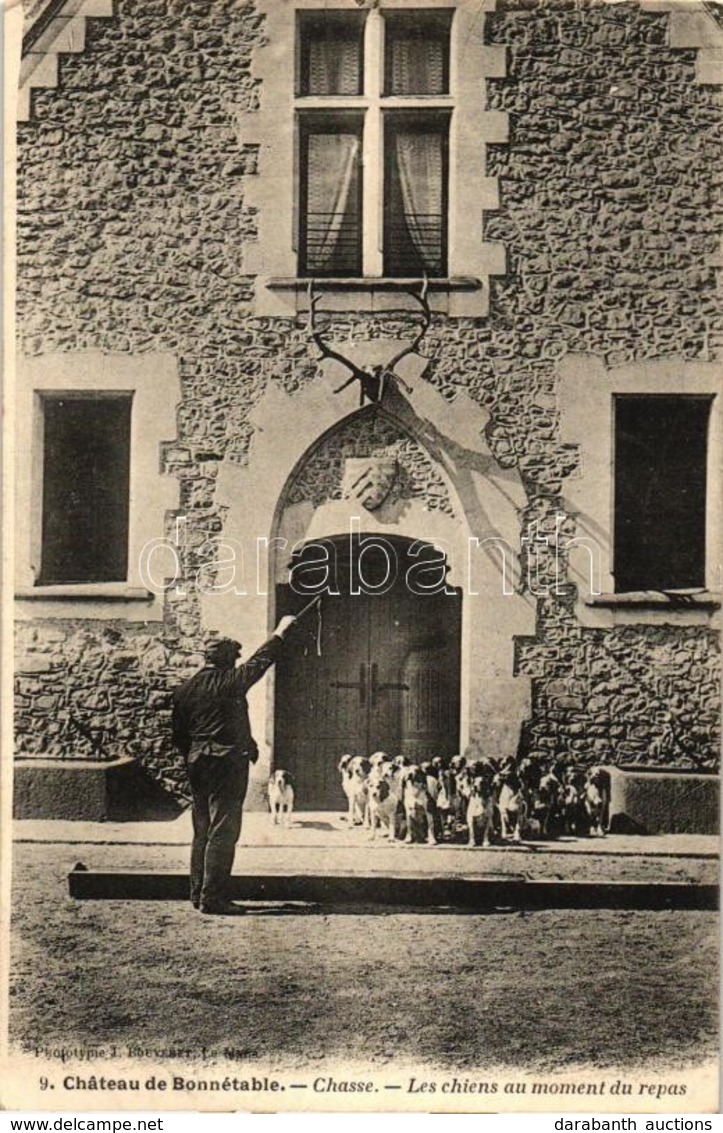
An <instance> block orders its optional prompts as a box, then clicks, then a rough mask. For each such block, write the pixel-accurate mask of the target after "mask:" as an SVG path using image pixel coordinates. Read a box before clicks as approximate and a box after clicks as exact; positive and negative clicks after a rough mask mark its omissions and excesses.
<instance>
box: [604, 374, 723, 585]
mask: <svg viewBox="0 0 723 1133" xmlns="http://www.w3.org/2000/svg"><path fill="white" fill-rule="evenodd" d="M709 412H710V400H709V399H707V398H698V397H682V396H681V397H617V398H616V399H615V555H614V558H615V565H614V573H615V589H616V590H617V591H618V592H624V591H629V590H676V589H686V588H689V587H690V588H693V587H698V586H703V585H704V582H705V492H706V448H707V444H706V441H707V431H708V417H709Z"/></svg>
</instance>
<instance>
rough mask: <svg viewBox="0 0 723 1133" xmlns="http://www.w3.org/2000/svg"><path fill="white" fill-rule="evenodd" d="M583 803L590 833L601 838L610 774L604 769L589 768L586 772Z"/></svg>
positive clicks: (608, 795) (608, 793)
mask: <svg viewBox="0 0 723 1133" xmlns="http://www.w3.org/2000/svg"><path fill="white" fill-rule="evenodd" d="M583 803H584V805H585V810H586V812H587V817H588V819H589V821H590V833H591V834H594V835H597V836H598V837H599V838H603V837H604V836H605V824H606V821H607V812H608V811H609V808H610V773H609V772H608V771H606V770H605V769H604V768H602V767H591V768H590V770H589V771H588V773H587V775H586V777H585V793H584V795H583Z"/></svg>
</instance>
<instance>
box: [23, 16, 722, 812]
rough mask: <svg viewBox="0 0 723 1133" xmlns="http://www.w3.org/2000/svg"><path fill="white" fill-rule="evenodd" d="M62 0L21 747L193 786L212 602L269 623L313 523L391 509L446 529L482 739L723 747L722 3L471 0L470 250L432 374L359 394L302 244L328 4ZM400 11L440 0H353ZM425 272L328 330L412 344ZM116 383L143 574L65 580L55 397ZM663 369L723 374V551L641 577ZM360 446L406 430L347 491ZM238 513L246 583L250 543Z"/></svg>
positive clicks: (441, 288)
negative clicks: (637, 573) (49, 459)
mask: <svg viewBox="0 0 723 1133" xmlns="http://www.w3.org/2000/svg"><path fill="white" fill-rule="evenodd" d="M98 3H99V0H98ZM39 7H40V11H39V12H38V6H36V9H35V10H34V11H30V12H29V16H28V19H26V45H25V46H26V52H25V58H24V62H23V70H22V71H21V79H22V83H21V97H20V118H21V121H20V123H19V126H18V168H17V192H18V260H17V330H18V374H19V376H18V402H17V404H18V414H17V417H18V470H19V471H18V491H19V505H18V515H19V521H20V523H19V535H18V539H17V550H18V564H17V593H18V601H17V611H18V618H17V649H18V655H17V677H16V686H17V687H16V718H15V720H16V735H17V754H18V756H19V757H20V758H22V759H38V758H40V759H47V758H60V759H66V760H71V759H89V758H103V759H114V758H118V757H121V756H127V755H132V756H134V757H136V758H137V759H138V760H140V761H141V762H142V763H143V764H144V766H146V767H147V768H148V769H149V770H150V771H151V772H152V773H153V775H154V776H155V777H156V778H158V779H160V780H161V781H162V782H163V783H164V784H165V785H166V786H167V787H168V788H169V789H171V790H173V791H177V792H181V793H183V790H184V776H183V770H182V768H180V767H179V766H178V762H177V758H176V756H175V754H174V753H173V751H172V749H171V746H170V733H169V691H170V690H171V689H172V688H173V687H174V685H176V684H177V683H178V682H179V681H180V680H181V679H182V678H184V677H185V676H186V675H188V674H190V673H191V672H192V671H193V670H194V669H195V667H197V665H198V664H199V661H200V658H201V653H200V650H201V646H202V641H203V638H204V636H205V635H206V634H207V633H208V632H209V631H212V630H218V631H220V632H224V633H231V634H232V635H233V636H237V637H239V638H240V639H241V640H243V641H244V643H247V645H248V646H252V645H253V644H254V643H256V642H259V643H260V642H261V640H263V638H264V636H265V635H266V633H267V631H268V628H269V627H270V626H271V625H273V623H274V619H275V616H276V613H277V609H276V606H277V603H278V596H279V593H280V592H279V590H278V587H279V586H282V585H283V582H284V572H285V570H286V568H287V566H288V554H287V553H286V550H283V549H282V550H279V549H278V547H279V546H281V541H282V540H286V543H285V544H284V548H288V547H289V546H292V545H301V544H303V543H305V542H309V541H311V540H317V539H324V538H332V537H333V538H336V537H338V536H341V535H344V534H345V533H346V532H348V531H349V525H350V522H351V521H352V520H353V518H354V517H361V530H362V532H363V533H364V534H366V535H367V536H370V537H371V536H379V537H381V536H384V535H388V536H389V537H390V539H396V540H406V541H407V545H408V544H409V542H411V541H414V540H422V541H425V542H428V543H435V542H436V543H438V545H439V546H442V547H444V548H445V555H446V565H447V567H448V569H449V575H448V578H449V582H450V584H451V585H452V586H454V587H458V588H460V591H461V595H462V597H461V604H462V613H461V629H460V638H459V669H460V673H459V689H458V692H459V705H460V707H459V716H460V719H459V735H458V736H457V737H456V739H457V742H458V743H459V746H460V747H461V748H462V749H463V750H464V749H468V750H477V751H486V752H489V754H495V753H502V752H507V751H509V752H514V751H517V750H520V747H521V746H523V747H524V748H525V750H533V751H539V752H545V753H559V754H564V755H567V756H569V757H570V758H572V759H575V760H578V761H580V762H612V763H618V764H646V765H650V764H655V765H658V764H667V765H669V766H677V767H681V768H683V767H684V768H696V767H697V768H711V767H713V766H715V763H716V760H717V752H718V748H719V730H718V728H719V718H720V669H719V652H718V635H717V618H718V609H719V591H720V566H719V565H717V564H718V562H719V558H718V554H717V552H718V538H719V532H718V529H717V508H718V497H717V492H718V490H719V484H720V480H719V468H718V465H717V463H716V461H719V458H720V445H718V444H717V438H718V435H719V418H720V395H719V379H720V365H719V360H720V353H721V344H722V342H723V338H722V336H721V326H720V301H719V297H718V292H717V290H716V269H717V266H718V264H719V262H720V261H719V258H718V257H719V251H718V247H719V245H718V239H719V234H720V213H719V212H717V211H716V208H715V201H714V197H713V194H714V186H713V180H714V179H713V168H714V165H715V162H716V159H717V158H718V157H719V153H720V149H719V137H720V129H721V121H722V119H721V90H720V87H719V86H718V85H717V81H716V80H717V79H719V78H720V75H719V74H718V75H717V74H716V67H715V62H716V59H717V58H718V53H719V52H720V51H721V49H722V48H723V28H722V27H721V26H720V25H719V20H720V17H719V16H718V15H717V14H716V12H715V11H711V10H710V9H713V8H714V6H713V5H704V4H701V5H699V6H695V5H693V6H691V5H686V6H679V7H676V6H675V5H671V4H668V3H663V2H660V3H658V2H655V3H653V2H648V0H642V2H634V3H627V2H624V3H599V2H597V0H548V2H547V3H537V2H536V0H496V2H489V3H486V4H485V5H479V4H470V3H466V2H465V0H461V2H460V3H450V5H448V7H449V9H450V11H453V16H452V17H451V18H452V20H453V23H452V40H451V47H450V52H451V55H452V59H451V76H452V77H451V102H450V106H449V108H446V104H445V108H443V109H444V113H445V114H446V113H449V115H450V116H451V118H450V121H451V122H452V133H451V134H450V139H449V169H450V181H449V200H448V207H449V224H450V238H449V249H448V265H447V270H446V273H445V275H444V277H440V278H436V279H435V278H433V279H431V281H430V286H429V297H430V304H431V308H432V316H431V324H430V326H429V329H428V331H427V333H426V335H425V336H424V338H423V339H422V341H421V343H420V348H419V352H418V353H417V354H415V355H410V356H408V357H407V358H406V359H405V360H404V362H403V363H402V364H401V366H400V371H399V372H400V374H401V375H403V376H404V378H405V380H406V381H407V382H408V384H409V385H410V387H411V393H409V394H405V393H404V392H403V390H402V388H401V387H399V386H397V387H395V388H394V389H393V390H392V391H391V393H390V394H389V397H388V398H387V399H385V401H384V402H383V403H382V404H381V405H375V406H372V405H367V406H365V407H364V408H361V409H360V408H359V407H358V390H357V389H356V387H354V386H352V387H350V388H348V389H347V390H345V391H343V392H342V393H339V394H336V393H334V392H333V391H334V388H335V387H336V386H338V385H339V384H340V383H341V381H343V380H344V379H345V377H346V376H347V374H346V373H345V371H344V370H343V368H341V367H340V365H339V364H338V363H334V362H330V361H328V360H324V359H322V358H321V357H320V352H319V350H318V349H317V347H316V346H315V344H314V342H313V341H312V338H311V335H310V333H309V313H308V297H307V283H306V282H305V277H304V273H303V272H301V271H297V270H296V266H295V265H296V260H295V248H294V232H293V225H294V217H295V215H296V214H297V213H298V202H297V201H295V200H294V192H293V185H294V178H295V176H296V172H295V171H296V165H295V164H294V163H295V161H296V157H295V144H294V128H295V127H294V123H295V118H296V117H298V114H299V113H302V114H303V113H304V111H303V110H302V111H300V110H299V105H298V101H299V100H298V99H297V102H296V103H295V101H294V97H295V95H294V85H293V75H294V51H295V47H294V36H295V34H296V30H295V29H298V26H299V24H298V21H297V20H295V15H294V6H293V5H291V4H287V3H286V2H282V0H259V2H257V3H254V2H247V3H240V2H237V0H183V2H180V0H179V2H175V0H115V3H114V4H113V6H112V10H111V9H110V8H107V9H101V8H100V7H98V9H97V13H96V14H95V15H88V14H87V11H88V10H87V8H86V9H83V10H81V9H78V10H77V11H76V9H75V7H74V6H73V5H72V3H68V4H66V6H65V7H64V6H63V5H54V6H51V7H52V10H50V11H49V10H48V9H47V8H45V9H43V8H42V6H39ZM300 7H301V8H302V9H303V10H304V11H309V10H313V7H314V5H313V2H312V0H305V2H304V3H303V4H301V5H300ZM337 7H338V8H339V9H340V10H345V7H346V6H345V4H344V3H343V2H342V0H339V4H338V5H337ZM400 7H401V8H402V9H404V8H416V7H419V8H420V9H424V8H425V5H424V4H421V3H420V4H419V5H415V4H412V3H411V0H410V2H406V3H404V4H401V5H400V4H396V5H395V4H390V5H386V4H385V0H382V3H381V6H380V7H377V6H372V7H370V8H369V9H368V8H367V6H366V5H364V4H361V3H360V4H352V3H350V4H349V5H348V8H349V10H354V11H356V12H361V13H362V14H368V16H369V19H371V20H383V19H384V18H385V10H386V8H390V9H391V10H394V9H398V8H400ZM43 21H44V22H43ZM454 21H456V23H455V22H454ZM71 33H72V34H71ZM463 33H464V34H463ZM50 64H52V66H51V65H50ZM364 112H365V113H366V114H367V122H369V121H370V117H369V116H370V114H371V112H372V111H371V108H370V107H366V109H365V111H364ZM440 113H441V112H440ZM340 120H341V119H340ZM373 253H374V249H373V248H372V250H371V252H370V255H371V254H373ZM365 254H366V253H365ZM306 274H307V275H308V273H306ZM410 287H412V284H411V283H410V282H409V280H407V281H404V280H395V279H394V278H391V279H390V278H389V277H388V276H387V275H384V274H383V271H382V270H381V268H380V269H379V270H378V271H377V273H376V274H371V275H369V274H368V273H365V274H363V275H360V276H359V278H346V279H345V280H344V281H343V283H340V282H339V281H338V280H335V279H334V278H325V279H324V280H323V281H322V282H320V283H319V284H318V289H319V294H320V297H321V298H320V303H319V309H318V323H319V325H320V327H322V328H323V333H324V337H325V339H326V340H328V341H329V342H330V343H332V344H333V345H334V346H335V348H336V349H337V350H340V351H341V352H342V353H343V354H344V355H345V356H349V357H353V358H354V360H355V361H356V363H357V364H358V365H360V366H366V367H368V366H370V365H372V364H373V363H375V362H384V361H385V360H387V359H388V358H389V357H390V356H391V355H392V354H394V353H395V352H396V351H397V350H398V349H399V348H400V344H401V345H403V344H404V342H405V341H409V340H410V339H411V338H413V336H414V334H415V332H416V327H417V326H418V325H419V318H420V316H419V309H418V307H419V304H418V302H417V301H416V300H414V299H413V298H412V297H410V295H409V288H410ZM414 288H417V290H418V284H414V287H413V288H412V289H414ZM119 392H120V393H122V394H124V395H127V396H128V397H130V398H131V399H132V402H133V409H132V423H131V426H130V428H131V433H130V438H131V450H130V451H131V456H130V462H131V466H130V473H129V475H130V503H129V518H128V536H127V537H128V543H129V555H128V574H127V577H126V578H125V579H117V580H112V581H110V582H108V581H101V582H94V581H92V580H90V581H86V582H84V583H77V582H73V581H70V582H65V583H64V582H57V581H52V580H51V581H50V582H47V583H46V582H44V581H43V580H42V575H39V573H38V571H39V567H38V562H39V556H42V553H43V550H42V548H43V538H44V536H43V530H44V529H43V526H42V524H43V517H42V511H43V494H42V476H43V473H42V469H43V463H42V451H43V449H42V446H43V431H42V422H41V423H40V424H39V423H38V421H39V415H40V416H41V417H42V406H43V404H45V401H44V399H45V400H47V399H48V398H49V397H50V398H52V397H56V398H57V397H62V396H66V397H72V396H76V397H78V396H84V397H91V398H92V397H94V396H98V397H100V396H106V397H109V396H111V395H113V396H117V395H118V394H119ZM644 396H648V397H651V398H656V397H658V398H661V397H662V398H668V399H671V398H675V397H688V398H691V397H692V398H699V399H701V400H702V401H705V402H706V404H707V405H708V406H709V411H710V418H709V424H708V432H707V447H706V448H705V452H704V453H703V455H702V456H700V457H699V458H700V459H701V460H703V463H704V466H705V469H704V471H705V475H706V479H705V484H706V488H705V492H706V504H705V510H706V514H707V528H706V541H705V551H704V561H703V562H702V563H701V564H699V569H698V573H697V574H696V575H695V578H691V580H690V581H691V584H690V585H685V586H682V587H681V586H679V585H676V584H675V582H674V584H673V585H672V586H670V587H669V588H668V587H667V586H662V587H659V586H655V587H650V588H647V587H641V588H639V589H636V590H634V591H631V590H629V589H625V590H624V591H623V592H621V590H620V587H619V586H616V580H615V578H614V577H613V569H614V562H615V561H616V560H615V556H616V553H617V551H616V547H615V537H616V536H615V529H614V524H613V522H612V519H611V516H612V511H611V508H612V506H613V505H612V503H611V501H612V500H613V498H614V491H615V482H614V481H615V475H616V465H615V452H616V451H617V450H616V449H615V437H614V428H613V409H614V404H615V399H616V398H621V397H628V398H630V397H644ZM47 436H48V433H47V427H46V433H45V437H46V444H47ZM350 459H356V460H361V461H362V462H363V461H365V460H371V461H372V462H374V461H377V460H378V459H381V460H385V461H387V462H389V464H388V467H390V468H393V470H394V480H393V484H392V486H391V489H390V491H389V493H388V494H387V496H386V497H385V498H384V500H383V502H382V503H381V505H379V506H376V507H375V508H373V509H367V508H364V507H363V506H360V503H359V501H358V499H355V498H354V497H353V495H351V496H350V495H349V493H348V491H347V487H346V480H345V476H346V467H347V465H346V462H347V461H348V460H350ZM46 467H47V465H46ZM666 522H667V521H666ZM153 540H155V541H157V542H156V544H155V546H156V547H157V551H155V552H154V558H153V564H154V565H153V569H154V570H155V572H156V573H155V575H154V578H157V579H158V585H157V586H153V585H149V580H148V570H149V569H150V568H149V560H148V547H149V544H150V543H151V542H152V541H153ZM258 540H261V543H259V542H258ZM264 540H267V541H268V542H264ZM274 540H277V541H279V542H278V543H275V542H274ZM545 540H547V542H546V541H545ZM555 540H556V542H555ZM229 545H230V546H232V547H233V548H236V549H237V550H238V548H241V551H240V552H239V553H240V554H242V556H243V566H244V579H243V583H241V582H240V581H239V579H240V576H239V577H236V578H234V579H233V585H232V584H231V582H230V581H228V580H229V579H230V576H229V575H228V574H226V575H224V574H223V571H224V569H227V568H225V567H224V566H223V563H222V561H221V560H223V559H224V558H227V556H228V554H229V549H228V548H229ZM259 547H261V551H262V555H261V559H260V558H259V554H260V552H259ZM506 547H510V548H511V556H512V557H511V559H510V562H511V572H510V573H511V576H514V577H511V582H510V585H506V582H505V580H504V579H503V577H502V575H503V569H502V568H503V565H504V566H506V563H505V562H504V560H505V548H506ZM144 554H145V555H146V560H145V567H144V566H143V555H144ZM513 560H514V561H513ZM259 563H260V565H259ZM560 570H561V571H562V574H560ZM209 580H210V581H209ZM507 581H508V582H509V581H510V580H507ZM214 582H215V583H216V589H215V590H214V589H212V584H213V583H214ZM508 591H509V592H508ZM321 633H322V647H323V627H322V630H321ZM282 676H283V674H277V675H276V684H274V681H273V680H268V681H267V682H266V683H264V684H262V685H261V686H259V687H258V688H257V689H256V690H255V691H254V693H253V696H252V713H253V718H254V722H255V731H256V734H257V736H258V738H259V741H260V745H261V748H262V759H261V761H260V763H259V765H258V767H257V772H256V774H257V778H258V779H259V781H260V780H261V779H263V778H264V777H265V776H266V775H267V774H268V769H269V767H271V766H272V765H273V761H274V760H277V761H278V760H279V758H280V756H279V752H278V747H279V741H278V736H277V735H276V734H275V718H276V710H275V704H277V703H278V697H279V696H283V695H284V691H283V689H282V688H280V684H279V682H280V681H281V680H282Z"/></svg>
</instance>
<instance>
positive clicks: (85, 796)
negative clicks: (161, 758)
mask: <svg viewBox="0 0 723 1133" xmlns="http://www.w3.org/2000/svg"><path fill="white" fill-rule="evenodd" d="M180 809H181V808H180V807H179V806H178V805H177V804H176V803H175V802H174V800H172V799H171V798H170V797H169V796H168V795H167V794H166V792H165V791H164V790H163V789H162V788H161V787H160V786H159V785H158V784H157V783H156V782H155V780H153V779H151V778H150V777H149V776H148V775H147V774H146V773H145V771H144V770H143V768H142V767H141V766H140V764H139V763H138V761H137V760H135V759H132V758H129V757H126V758H123V759H115V760H112V761H109V762H105V763H101V762H81V761H80V760H65V759H23V760H18V761H17V762H16V763H15V766H14V793H13V814H14V817H15V818H45V819H48V818H49V819H66V820H67V819H71V820H81V821H87V822H105V821H111V822H113V821H114V822H124V821H132V820H135V821H137V820H139V819H140V818H142V817H148V818H170V817H175V816H176V815H177V814H179V813H180Z"/></svg>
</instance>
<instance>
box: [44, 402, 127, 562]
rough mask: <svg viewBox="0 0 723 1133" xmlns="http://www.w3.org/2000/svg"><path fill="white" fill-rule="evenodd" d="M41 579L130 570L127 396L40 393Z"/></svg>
mask: <svg viewBox="0 0 723 1133" xmlns="http://www.w3.org/2000/svg"><path fill="white" fill-rule="evenodd" d="M43 411H44V455H43V533H42V568H41V575H40V579H39V581H40V582H42V583H53V582H57V583H61V582H122V581H125V579H126V578H127V575H128V505H129V486H130V421H131V399H130V398H129V397H122V398H121V397H113V398H106V397H102V398H97V399H96V398H54V397H53V398H46V399H44V402H43Z"/></svg>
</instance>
